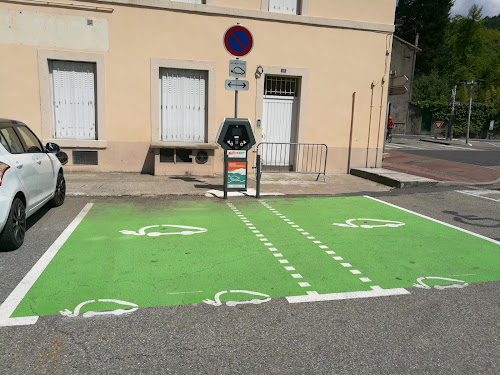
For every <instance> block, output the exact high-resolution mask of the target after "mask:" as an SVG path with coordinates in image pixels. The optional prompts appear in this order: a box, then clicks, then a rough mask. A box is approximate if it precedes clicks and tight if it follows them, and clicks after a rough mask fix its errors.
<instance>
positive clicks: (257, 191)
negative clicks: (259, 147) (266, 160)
mask: <svg viewBox="0 0 500 375" xmlns="http://www.w3.org/2000/svg"><path fill="white" fill-rule="evenodd" d="M256 163H257V179H256V186H255V198H257V199H259V198H260V155H259V154H257V161H256Z"/></svg>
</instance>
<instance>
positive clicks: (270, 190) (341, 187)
mask: <svg viewBox="0 0 500 375" xmlns="http://www.w3.org/2000/svg"><path fill="white" fill-rule="evenodd" d="M65 177H66V194H67V195H68V196H94V197H111V196H144V197H148V196H166V195H174V196H183V195H190V196H211V197H213V196H214V195H217V191H218V192H219V193H220V192H222V189H223V188H222V176H220V177H188V176H185V177H184V176H151V175H145V174H139V173H83V172H82V173H78V172H66V173H65ZM248 185H249V186H248V187H249V192H248V193H249V195H252V194H255V176H254V175H253V174H251V175H249V180H248ZM391 189H392V188H391V187H389V186H385V185H382V184H379V183H377V182H374V181H370V180H367V179H363V178H360V177H356V176H352V175H347V174H339V175H327V178H326V182H323V177H320V178H319V180H318V181H316V175H300V174H291V173H287V174H263V175H262V180H261V195H262V196H266V195H326V196H328V195H338V194H351V193H359V194H363V193H367V192H374V191H375V192H381V191H390V190H391Z"/></svg>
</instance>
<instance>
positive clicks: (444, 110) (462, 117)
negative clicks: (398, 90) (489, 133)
mask: <svg viewBox="0 0 500 375" xmlns="http://www.w3.org/2000/svg"><path fill="white" fill-rule="evenodd" d="M411 104H412V105H414V106H415V107H417V108H419V109H420V110H422V111H429V112H430V113H431V116H432V121H444V122H445V124H447V123H448V122H449V121H450V115H451V106H449V105H448V104H447V103H442V102H432V101H418V102H412V103H411ZM468 111H469V106H468V103H467V104H465V103H462V104H461V105H459V106H456V107H455V119H454V124H453V136H454V137H463V136H465V133H466V131H467V116H468ZM492 113H493V107H492V106H491V105H487V104H474V103H472V111H471V121H470V130H469V133H470V136H471V137H476V136H479V135H480V134H481V131H482V130H484V129H487V128H488V126H489V124H490V118H491V114H492Z"/></svg>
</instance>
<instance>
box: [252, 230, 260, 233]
mask: <svg viewBox="0 0 500 375" xmlns="http://www.w3.org/2000/svg"><path fill="white" fill-rule="evenodd" d="M252 233H260V230H253V231H252Z"/></svg>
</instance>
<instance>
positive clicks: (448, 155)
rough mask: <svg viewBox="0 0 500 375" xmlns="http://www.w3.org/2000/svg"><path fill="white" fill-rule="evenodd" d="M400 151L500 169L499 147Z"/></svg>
mask: <svg viewBox="0 0 500 375" xmlns="http://www.w3.org/2000/svg"><path fill="white" fill-rule="evenodd" d="M402 152H406V153H408V154H414V155H420V156H427V157H429V158H433V159H441V160H448V161H455V162H458V163H467V164H472V165H479V166H481V167H496V168H495V169H497V170H500V149H499V150H498V151H494V150H492V151H486V150H485V151H460V150H452V151H443V150H405V151H402Z"/></svg>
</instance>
